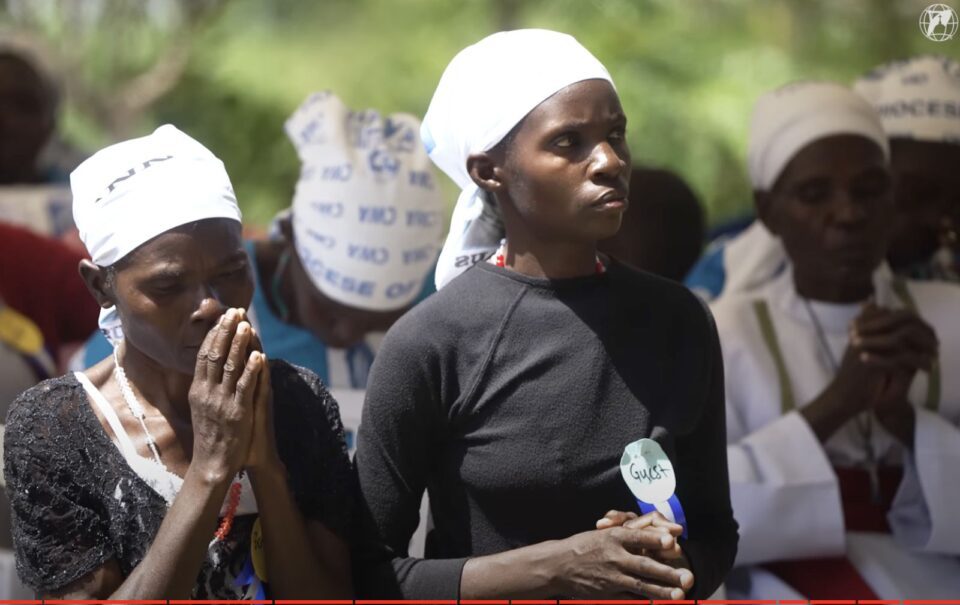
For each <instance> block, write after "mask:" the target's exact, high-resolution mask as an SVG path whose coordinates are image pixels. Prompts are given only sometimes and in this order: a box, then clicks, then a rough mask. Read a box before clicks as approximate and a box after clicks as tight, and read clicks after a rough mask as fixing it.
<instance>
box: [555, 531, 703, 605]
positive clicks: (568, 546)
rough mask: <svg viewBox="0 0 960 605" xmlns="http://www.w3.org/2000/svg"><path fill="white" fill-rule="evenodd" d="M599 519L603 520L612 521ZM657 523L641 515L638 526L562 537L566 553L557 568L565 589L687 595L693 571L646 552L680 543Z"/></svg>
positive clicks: (581, 593)
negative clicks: (565, 557)
mask: <svg viewBox="0 0 960 605" xmlns="http://www.w3.org/2000/svg"><path fill="white" fill-rule="evenodd" d="M644 517H647V515H645V516H644ZM633 520H634V521H636V520H637V519H633ZM601 521H603V525H604V526H606V525H607V523H608V522H611V523H612V520H608V521H604V520H603V519H602V520H601ZM601 521H598V526H599V525H600V524H601ZM653 523H654V522H653V521H651V520H648V519H644V520H643V521H638V523H637V525H638V527H609V528H606V529H597V530H594V531H588V532H584V533H581V534H576V535H574V536H571V537H570V538H567V539H566V540H563V541H561V547H562V548H563V550H564V551H565V552H566V553H568V557H567V559H566V560H565V561H564V563H563V564H562V565H561V569H560V570H559V574H558V575H559V577H561V578H563V582H564V586H563V591H564V594H567V595H570V596H573V597H581V598H598V597H620V598H623V597H627V596H633V597H636V596H642V597H646V598H651V599H673V600H676V599H682V598H684V596H685V595H686V593H687V591H688V590H690V588H691V587H692V586H693V573H692V572H690V570H688V569H676V568H674V567H672V566H670V565H667V564H665V563H663V562H661V561H658V560H656V559H655V558H653V557H651V556H649V555H647V554H644V553H650V552H655V551H656V552H664V551H666V552H673V550H674V549H675V548H677V543H676V542H677V541H676V537H675V536H674V535H673V534H672V532H671V531H669V530H665V528H661V527H655V526H654V524H653Z"/></svg>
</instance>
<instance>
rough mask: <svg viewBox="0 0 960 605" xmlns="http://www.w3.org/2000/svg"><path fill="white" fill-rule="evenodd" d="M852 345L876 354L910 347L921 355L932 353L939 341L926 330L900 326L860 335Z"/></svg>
mask: <svg viewBox="0 0 960 605" xmlns="http://www.w3.org/2000/svg"><path fill="white" fill-rule="evenodd" d="M854 347H855V348H856V349H858V350H859V351H864V352H867V353H875V354H877V355H889V354H891V353H896V352H898V351H901V350H903V349H910V350H911V351H913V352H915V353H918V354H921V355H934V354H936V352H937V350H938V348H939V343H938V342H937V338H936V336H935V335H934V334H932V333H930V332H927V331H926V330H916V329H911V328H902V329H900V330H897V331H895V332H888V333H886V334H875V335H872V336H865V337H861V338H860V339H858V340H857V341H856V343H855V344H854Z"/></svg>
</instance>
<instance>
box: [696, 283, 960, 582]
mask: <svg viewBox="0 0 960 605" xmlns="http://www.w3.org/2000/svg"><path fill="white" fill-rule="evenodd" d="M874 282H875V286H876V293H875V296H876V300H877V302H878V304H881V305H882V306H889V307H902V306H904V305H903V304H902V303H901V302H900V301H899V299H898V298H897V297H896V296H895V295H894V294H893V289H892V277H891V274H890V272H889V269H887V268H886V267H882V268H881V269H880V270H878V271H877V274H876V275H875V279H874ZM907 285H908V290H909V292H910V294H911V297H912V298H913V300H914V301H915V303H916V306H917V309H918V312H919V314H920V315H921V316H922V317H923V319H924V320H926V321H927V322H928V323H929V324H930V325H932V326H933V328H934V329H935V330H936V333H937V336H938V338H939V341H940V369H941V370H940V375H941V376H940V380H941V384H940V389H941V391H940V392H941V396H940V402H939V406H938V408H937V410H936V412H932V411H928V410H926V409H924V408H923V407H922V406H923V403H924V401H925V399H926V394H927V383H928V376H927V375H926V373H918V375H917V378H916V379H915V380H914V383H913V385H912V386H911V389H910V400H911V403H913V404H914V406H915V408H916V410H917V411H916V433H915V448H914V452H912V453H911V452H909V451H907V450H906V448H904V447H903V446H902V445H901V444H900V443H899V442H898V441H896V440H895V439H894V438H893V437H892V436H891V435H890V434H889V433H887V432H886V431H884V430H883V429H882V428H881V427H880V425H879V423H877V422H876V421H875V420H874V421H873V422H872V426H873V430H872V437H871V442H872V446H873V449H874V452H875V453H876V455H877V458H878V459H879V460H880V461H881V462H882V463H883V464H894V465H902V466H903V467H904V478H903V480H902V482H901V484H900V486H899V489H898V491H897V494H896V497H895V499H894V502H893V505H892V508H891V511H890V514H889V515H888V520H889V522H890V526H891V530H892V532H893V535H892V536H891V535H885V534H876V533H859V532H856V533H855V532H845V528H844V520H843V511H842V507H841V501H840V490H839V486H838V482H837V478H836V475H835V473H834V471H833V467H834V466H837V467H856V466H858V465H860V464H862V462H863V461H864V460H865V459H866V454H865V449H864V437H863V432H862V430H861V429H858V427H857V423H856V422H854V421H851V422H848V423H847V425H845V426H844V427H842V428H841V429H840V430H838V431H837V432H836V433H835V434H834V435H833V436H832V437H831V438H830V439H828V441H827V443H826V444H821V443H820V442H819V440H818V439H817V437H816V436H815V435H814V433H813V431H812V429H811V428H810V426H809V425H808V424H807V422H806V421H805V420H804V419H803V418H802V416H801V415H800V414H799V413H798V412H797V411H795V410H794V411H792V412H788V413H786V414H783V413H782V411H781V392H780V380H779V378H778V374H777V368H776V365H775V362H774V359H773V357H772V355H771V353H770V349H769V348H768V346H767V344H766V343H765V341H764V336H763V333H762V331H761V328H760V324H759V322H758V319H757V315H756V312H755V310H754V302H755V301H757V300H760V299H762V300H764V301H765V302H766V305H767V308H768V309H769V314H770V318H771V320H772V323H773V326H774V330H775V332H776V336H777V341H778V343H779V348H780V351H781V354H782V357H783V360H784V365H785V366H786V369H787V373H788V374H789V377H790V381H791V383H792V391H793V398H794V401H795V402H796V406H798V407H802V406H804V405H806V404H807V403H809V402H810V401H812V400H813V399H814V398H816V397H817V396H818V395H819V394H820V393H821V392H822V391H823V390H824V389H825V388H826V386H827V385H828V384H829V382H830V380H831V379H832V377H833V373H834V371H833V369H832V367H833V366H832V362H831V360H830V358H829V356H828V355H827V353H826V351H825V350H824V347H823V345H822V344H821V341H820V339H819V338H818V335H817V332H816V327H815V326H814V324H813V322H812V320H811V318H810V314H809V312H808V311H807V309H806V308H805V305H804V303H803V301H802V299H801V298H800V297H799V296H798V295H797V293H796V290H795V288H794V285H793V274H792V271H790V270H789V268H788V270H786V271H784V272H783V273H782V274H781V275H779V276H778V277H777V278H775V279H774V280H773V281H771V282H770V283H768V284H767V285H765V286H763V287H762V288H760V289H759V290H756V291H753V292H750V293H741V294H733V295H731V296H727V297H723V298H721V299H719V300H718V301H716V302H715V303H713V305H712V306H711V309H712V311H713V314H714V316H715V318H716V322H717V329H718V331H719V334H720V342H721V345H722V348H723V358H724V367H725V373H726V396H727V441H728V444H729V445H728V449H727V456H728V458H729V466H730V481H731V497H732V500H733V510H734V514H735V516H736V518H737V520H738V522H739V523H740V546H739V552H738V555H737V565H738V566H748V565H751V564H756V563H762V562H768V561H775V560H784V559H800V558H811V557H820V556H822V557H831V556H839V555H844V554H845V555H846V556H847V557H848V558H849V559H850V560H851V562H852V563H853V564H854V566H855V567H857V569H858V571H860V573H861V576H863V578H864V580H866V582H867V583H868V584H869V585H870V586H871V588H873V589H874V592H876V593H877V595H878V596H879V597H880V598H886V599H904V598H910V599H922V598H946V597H954V598H955V597H957V596H958V595H960V557H958V554H960V519H957V517H956V515H957V514H958V513H960V429H958V424H960V286H957V285H952V284H946V283H940V282H907ZM811 308H812V310H813V312H814V314H815V315H816V317H817V319H818V321H819V323H820V324H821V326H822V328H823V331H824V332H825V337H826V341H827V343H828V344H829V347H830V349H831V352H832V356H833V359H834V360H837V361H839V360H840V359H842V357H843V353H844V350H845V348H846V346H847V340H848V329H849V325H850V322H851V320H853V318H854V317H855V316H856V315H857V314H858V313H859V312H860V305H859V304H851V305H837V304H825V303H817V302H811ZM744 574H746V575H747V576H749V578H750V579H751V580H752V582H753V585H752V589H751V590H749V591H748V593H747V594H746V595H734V594H731V595H728V596H731V598H734V597H735V596H742V598H766V599H771V598H796V597H798V596H799V595H797V594H796V593H795V592H794V591H792V590H791V589H790V588H789V587H787V586H786V585H785V584H783V583H782V582H779V581H778V580H777V579H776V578H775V577H773V576H772V575H771V574H769V573H767V572H765V571H763V570H759V569H757V568H750V569H749V570H748V571H746V572H743V571H741V572H740V577H741V579H742V578H743V577H744ZM825 581H828V579H825ZM730 588H731V590H733V588H732V583H731V586H730ZM774 592H775V593H776V594H773V593H774Z"/></svg>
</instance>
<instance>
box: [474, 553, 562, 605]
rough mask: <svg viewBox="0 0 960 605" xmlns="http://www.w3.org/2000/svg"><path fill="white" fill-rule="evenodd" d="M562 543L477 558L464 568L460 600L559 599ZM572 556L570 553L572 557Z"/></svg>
mask: <svg viewBox="0 0 960 605" xmlns="http://www.w3.org/2000/svg"><path fill="white" fill-rule="evenodd" d="M562 544H563V542H562V541H550V542H541V543H540V544H534V545H531V546H525V547H523V548H518V549H515V550H509V551H506V552H502V553H498V554H495V555H488V556H485V557H476V558H473V559H470V560H468V561H467V563H466V565H464V566H463V575H462V576H461V577H460V598H461V599H497V598H515V599H537V598H551V597H557V596H562V593H563V588H562V587H561V586H560V585H559V580H560V579H561V576H560V574H559V573H557V571H556V570H557V567H558V561H559V560H560V559H562V557H563V546H562ZM571 555H572V553H571Z"/></svg>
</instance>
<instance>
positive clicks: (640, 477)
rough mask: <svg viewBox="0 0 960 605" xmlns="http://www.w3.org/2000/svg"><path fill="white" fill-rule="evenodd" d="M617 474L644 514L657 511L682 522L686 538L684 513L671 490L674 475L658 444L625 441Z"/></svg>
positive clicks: (651, 440)
mask: <svg viewBox="0 0 960 605" xmlns="http://www.w3.org/2000/svg"><path fill="white" fill-rule="evenodd" d="M620 474H621V475H622V476H623V481H624V482H625V483H626V484H627V487H628V488H629V489H630V493H632V494H633V496H634V498H636V499H637V505H638V506H639V507H640V511H641V512H642V513H643V514H647V513H649V512H652V511H654V510H656V511H659V512H660V513H661V514H662V515H663V516H664V517H666V518H667V519H668V520H670V521H672V522H674V523H677V524H679V525H682V526H683V537H684V538H686V537H687V520H686V516H685V515H684V513H683V507H682V506H680V500H679V499H678V498H677V496H676V494H675V493H674V492H675V491H676V489H677V475H676V473H675V472H674V470H673V464H672V463H671V462H670V458H669V457H668V456H667V454H666V452H664V451H663V448H662V447H660V444H659V443H657V442H656V441H654V440H653V439H640V440H638V441H634V442H633V443H630V444H627V447H626V448H624V450H623V456H621V458H620Z"/></svg>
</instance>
